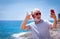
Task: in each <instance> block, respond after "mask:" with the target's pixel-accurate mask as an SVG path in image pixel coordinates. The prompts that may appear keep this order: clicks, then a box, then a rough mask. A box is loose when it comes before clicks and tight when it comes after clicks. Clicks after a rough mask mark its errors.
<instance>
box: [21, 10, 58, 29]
mask: <svg viewBox="0 0 60 39" xmlns="http://www.w3.org/2000/svg"><path fill="white" fill-rule="evenodd" d="M37 12H40V11H39V10H34V11H33V14H36V13H37ZM30 16H31V15H29V14H28V13H27V14H26V17H25V19H24V20H23V22H22V25H21V28H22V29H23V30H28V29H29V28H28V27H26V22H27V21H28V20H30V19H31V18H30ZM34 16H35V18H33V19H34V20H35V22H36V23H38V22H39V21H40V20H41V15H38V16H36V15H34ZM50 17H51V18H53V19H54V22H53V24H51V29H52V28H56V25H57V19H56V15H55V13H53V14H50Z"/></svg>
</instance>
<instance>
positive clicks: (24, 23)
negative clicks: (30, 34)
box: [21, 13, 30, 30]
mask: <svg viewBox="0 0 60 39" xmlns="http://www.w3.org/2000/svg"><path fill="white" fill-rule="evenodd" d="M29 19H30V15H28V13H27V14H26V17H25V19H24V20H23V22H22V24H21V29H23V30H28V29H29V28H28V27H26V22H27V21H28V20H29Z"/></svg>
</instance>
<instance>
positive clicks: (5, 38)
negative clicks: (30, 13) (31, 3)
mask: <svg viewBox="0 0 60 39" xmlns="http://www.w3.org/2000/svg"><path fill="white" fill-rule="evenodd" d="M30 22H32V21H28V22H27V24H28V23H30ZM50 22H53V20H50ZM21 23H22V20H20V21H13V20H10V21H8V20H0V39H13V38H11V35H13V34H17V33H22V32H29V30H28V31H26V30H22V29H21Z"/></svg>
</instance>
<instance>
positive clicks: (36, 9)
mask: <svg viewBox="0 0 60 39" xmlns="http://www.w3.org/2000/svg"><path fill="white" fill-rule="evenodd" d="M34 11H39V12H40V10H39V9H38V8H35V9H33V11H32V14H34Z"/></svg>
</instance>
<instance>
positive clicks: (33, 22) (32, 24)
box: [27, 22, 35, 26]
mask: <svg viewBox="0 0 60 39" xmlns="http://www.w3.org/2000/svg"><path fill="white" fill-rule="evenodd" d="M34 23H35V22H31V23H29V24H27V25H29V26H31V25H33V24H34Z"/></svg>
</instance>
